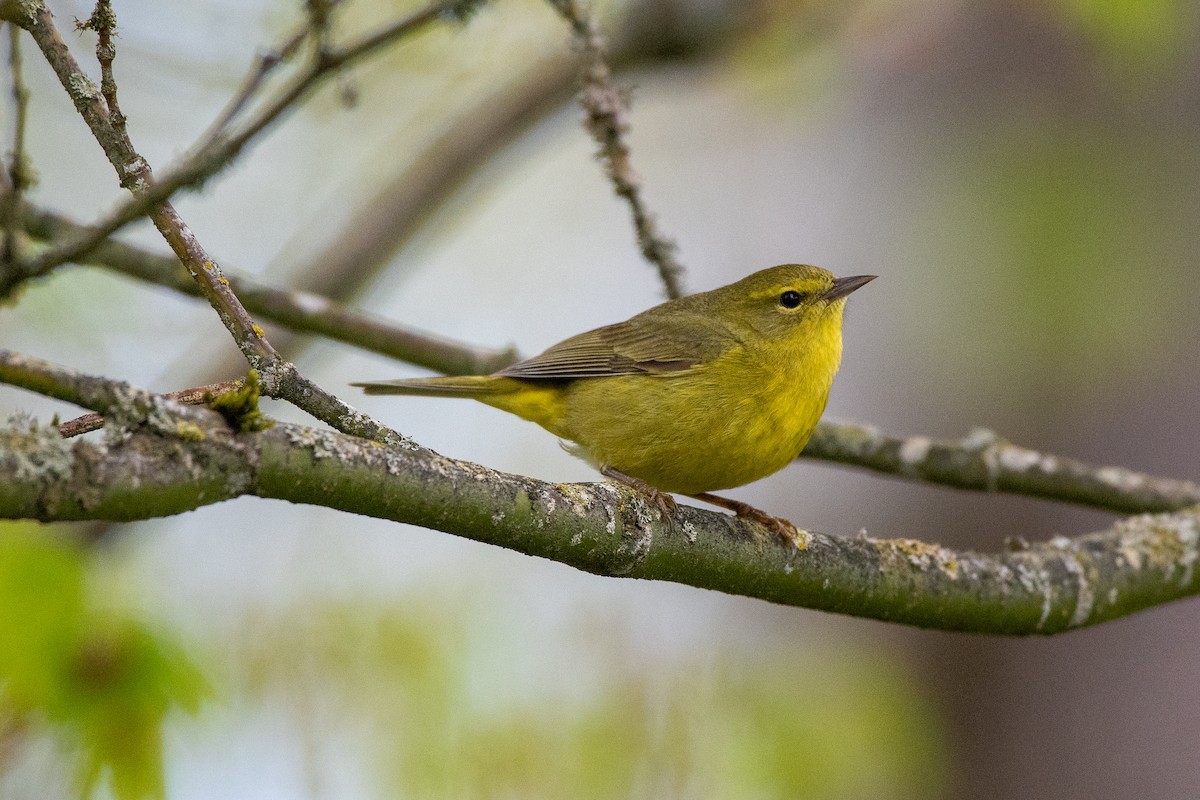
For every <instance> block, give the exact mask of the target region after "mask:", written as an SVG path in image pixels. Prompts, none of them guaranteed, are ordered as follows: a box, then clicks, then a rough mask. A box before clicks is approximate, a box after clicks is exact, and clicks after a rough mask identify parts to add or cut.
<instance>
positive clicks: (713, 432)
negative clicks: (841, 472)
mask: <svg viewBox="0 0 1200 800" xmlns="http://www.w3.org/2000/svg"><path fill="white" fill-rule="evenodd" d="M875 277H876V276H874V275H856V276H853V277H848V278H835V277H834V276H833V275H832V274H831V273H830V272H828V271H827V270H824V269H821V268H820V267H814V266H809V265H803V264H783V265H780V266H777V267H771V268H769V269H764V270H761V271H759V272H755V273H754V274H752V275H749V276H748V277H746V278H743V279H742V280H740V281H738V282H737V283H732V284H730V285H728V286H723V287H721V288H719V289H714V290H712V291H709V292H702V293H700V294H694V295H690V296H688V297H682V298H679V299H676V300H669V301H667V302H665V303H662V304H661V305H657V306H654V307H653V308H651V309H648V310H646V311H643V312H642V313H640V314H638V315H636V316H634V317H631V318H630V319H628V320H626V321H624V322H618V323H616V324H615V325H607V326H605V327H603V328H596V329H595V330H591V331H588V332H586V333H581V334H579V335H578V336H572V337H571V338H569V339H566V340H564V341H562V342H559V343H558V344H556V345H554V346H553V347H551V348H550V349H548V350H546V351H545V352H544V353H541V354H540V355H537V356H534V357H533V358H529V359H526V360H524V361H521V362H519V363H516V364H513V365H512V366H510V367H505V368H504V369H502V370H500V371H499V372H496V373H493V374H491V375H470V376H462V377H442V378H412V379H403V380H391V381H376V382H366V383H355V384H353V385H354V386H360V387H362V388H363V389H365V390H366V393H367V394H399V395H426V396H432V397H468V398H472V399H474V400H478V401H479V402H481V403H486V404H487V405H490V406H494V407H496V408H499V409H503V410H504V411H508V412H510V413H513V414H516V415H517V416H519V417H522V418H523V419H527V420H530V421H532V422H536V423H537V424H539V425H541V426H542V427H543V428H545V429H546V430H548V431H550V433H552V434H554V435H555V436H558V437H559V438H561V439H565V440H567V441H568V442H570V443H571V444H570V445H569V446H568V449H570V450H571V451H572V452H574V453H575V454H576V455H579V456H581V457H582V458H584V459H586V460H588V461H590V462H591V463H592V464H593V465H595V466H596V467H598V468H599V469H600V471H601V472H602V473H603V474H604V475H606V476H608V477H610V478H613V479H615V480H618V481H620V482H623V483H625V484H628V485H631V486H633V487H635V488H637V489H639V490H640V491H642V492H644V493H646V494H647V495H649V496H650V497H651V498H652V499H653V500H654V501H655V502H656V503H657V505H658V506H659V507H660V508H661V509H662V510H663V512H664V514H667V515H668V519H669V515H670V514H671V513H672V512H673V511H674V510H675V503H674V500H673V499H672V498H671V497H670V495H669V494H666V493H667V492H673V493H676V494H682V495H687V496H689V497H692V498H695V499H697V500H701V501H703V502H707V503H712V504H714V505H718V506H721V507H723V508H726V509H728V510H731V511H733V512H735V513H736V514H737V515H738V516H742V517H748V518H751V519H755V520H757V521H759V522H761V523H764V524H766V525H767V526H769V527H770V528H771V529H772V530H773V531H775V532H776V534H777V535H779V536H780V537H781V538H782V539H783V540H784V541H785V542H792V543H794V542H795V533H796V529H795V527H794V526H793V525H792V524H791V523H790V522H788V521H787V520H783V519H779V518H776V517H772V516H770V515H768V514H766V513H765V512H763V511H760V510H759V509H757V508H754V507H753V506H750V505H747V504H746V503H742V502H739V501H736V500H731V499H729V498H725V497H720V496H718V495H714V494H710V492H712V491H714V490H719V489H730V488H733V487H735V486H741V485H743V484H746V483H750V482H751V481H755V480H758V479H759V478H762V477H765V476H767V475H770V474H771V473H773V472H776V471H778V470H780V469H782V468H783V467H784V466H786V465H787V464H788V463H789V462H791V461H792V460H793V459H795V458H796V456H797V455H799V454H800V451H801V450H802V449H804V445H805V443H806V442H807V441H808V438H809V436H810V435H811V434H812V432H813V429H814V428H815V427H816V424H817V420H819V419H820V417H821V414H822V412H823V411H824V410H825V403H826V401H827V400H828V398H829V388H830V385H831V384H832V382H833V376H834V374H835V373H836V372H837V369H838V366H839V364H840V363H841V357H842V311H843V309H844V308H845V304H846V297H847V295H849V294H850V293H851V292H853V291H854V290H856V289H858V288H859V287H861V286H863V285H865V284H866V283H868V282H869V281H871V280H874V278H875Z"/></svg>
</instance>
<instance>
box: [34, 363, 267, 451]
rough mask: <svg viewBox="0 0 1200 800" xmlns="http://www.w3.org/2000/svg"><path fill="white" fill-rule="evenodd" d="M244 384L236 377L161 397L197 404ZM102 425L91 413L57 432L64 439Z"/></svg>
mask: <svg viewBox="0 0 1200 800" xmlns="http://www.w3.org/2000/svg"><path fill="white" fill-rule="evenodd" d="M245 385H246V379H245V378H238V379H236V380H232V381H223V382H221V383H212V384H209V385H208V386H196V387H193V388H191V389H182V390H180V391H178V392H168V393H166V394H164V395H162V397H165V398H166V399H168V400H174V401H175V402H177V403H182V404H183V405H185V406H199V405H204V404H206V403H208V402H209V401H210V400H212V398H214V397H218V396H220V395H223V394H225V393H226V392H232V391H235V390H237V389H241V388H242V387H243V386H245ZM103 427H104V416H103V415H102V414H94V413H93V414H84V415H82V416H79V417H76V418H75V419H71V420H67V421H66V422H64V423H62V424H61V425H59V426H58V432H59V434H60V435H61V436H62V437H63V438H64V439H70V438H71V437H72V436H80V435H82V434H85V433H91V432H92V431H98V430H100V429H101V428H103Z"/></svg>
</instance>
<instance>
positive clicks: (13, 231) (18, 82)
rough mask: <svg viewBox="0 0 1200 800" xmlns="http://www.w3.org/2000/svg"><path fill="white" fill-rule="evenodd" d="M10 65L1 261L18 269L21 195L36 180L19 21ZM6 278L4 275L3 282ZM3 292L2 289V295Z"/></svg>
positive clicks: (10, 27) (11, 44) (11, 34)
mask: <svg viewBox="0 0 1200 800" xmlns="http://www.w3.org/2000/svg"><path fill="white" fill-rule="evenodd" d="M7 27H8V34H9V38H8V66H9V75H10V76H11V80H12V98H13V147H12V155H11V160H10V161H9V163H8V170H7V174H8V181H7V183H8V186H6V187H5V195H4V197H3V198H0V265H3V266H4V269H3V271H2V272H4V273H7V272H8V271H9V270H12V269H16V267H15V266H14V265H15V263H16V261H17V256H18V248H17V236H18V231H19V230H20V209H21V196H22V194H24V192H25V190H26V189H28V188H29V187H30V186H31V185H32V183H33V174H32V167H30V165H29V156H28V155H26V153H25V125H26V119H27V116H28V113H29V88H28V87H27V86H26V85H25V77H24V73H23V71H22V67H21V29H20V28H18V27H17V26H16V25H15V24H12V23H10V24H9V25H8V26H7ZM3 282H4V280H3V278H0V284H2V283H3ZM2 296H3V293H2V292H0V297H2Z"/></svg>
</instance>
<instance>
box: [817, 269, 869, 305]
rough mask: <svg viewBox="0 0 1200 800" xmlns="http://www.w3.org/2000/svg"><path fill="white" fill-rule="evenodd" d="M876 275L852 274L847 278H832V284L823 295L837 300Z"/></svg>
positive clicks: (864, 284) (827, 298) (826, 298)
mask: <svg viewBox="0 0 1200 800" xmlns="http://www.w3.org/2000/svg"><path fill="white" fill-rule="evenodd" d="M877 277H879V276H877V275H852V276H850V277H849V278H834V280H833V286H830V287H829V289H828V290H827V291H826V292H825V294H824V295H823V298H824V299H825V300H837V299H838V298H841V297H845V296H846V295H848V294H850V293H851V292H853V291H854V290H855V289H858V288H861V287H863V286H866V285H867V284H868V283H870V282H871V281H873V280H875V279H876V278H877Z"/></svg>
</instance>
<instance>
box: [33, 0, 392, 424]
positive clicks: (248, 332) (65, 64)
mask: <svg viewBox="0 0 1200 800" xmlns="http://www.w3.org/2000/svg"><path fill="white" fill-rule="evenodd" d="M31 5H32V10H31V13H30V15H29V16H28V17H27V18H26V20H25V21H26V26H25V27H26V29H27V30H29V32H30V34H31V35H32V36H33V38H34V41H36V42H37V43H38V46H39V47H40V48H41V50H42V53H43V55H44V56H45V57H46V60H47V61H48V62H49V63H50V66H51V68H52V69H53V70H54V71H55V73H56V74H57V75H58V78H59V81H60V83H62V85H63V87H64V88H65V89H66V90H67V93H68V95H70V97H71V98H72V100H73V101H74V102H75V106H76V108H77V109H78V110H79V112H80V114H81V115H82V116H83V118H84V120H85V121H86V122H87V123H88V127H89V128H90V129H91V130H92V134H93V136H95V138H96V140H97V141H98V142H99V143H100V145H101V147H102V149H103V150H104V152H105V154H106V155H107V156H108V159H109V161H110V162H111V163H112V164H113V166H114V168H115V169H116V170H117V174H118V176H119V177H120V179H121V184H122V186H125V187H126V188H128V189H129V190H130V191H132V192H134V193H135V195H139V194H140V195H149V194H150V193H152V192H153V191H154V189H155V183H154V178H153V174H152V173H151V170H150V165H149V164H148V163H147V162H146V161H145V159H143V158H142V157H141V156H140V155H138V153H137V151H136V150H135V149H134V148H133V144H132V142H131V141H130V139H129V136H128V133H127V132H126V131H125V130H124V128H122V129H121V130H117V129H115V128H114V126H113V125H112V124H111V121H110V120H109V118H108V114H107V108H106V107H105V103H104V101H103V99H102V98H101V97H100V95H99V93H98V92H97V90H96V88H95V86H94V85H93V84H92V83H91V81H89V80H88V79H87V78H86V77H85V76H84V75H83V73H82V71H81V70H80V68H79V65H78V64H77V63H76V62H75V59H74V57H73V56H72V55H71V53H70V52H69V51H68V50H67V48H66V45H65V44H64V43H63V41H62V37H61V36H60V35H59V33H58V30H57V29H56V28H55V27H54V22H53V18H52V16H51V14H50V12H49V10H48V9H47V8H46V6H45V4H44V3H43V2H41V0H32V2H31ZM110 44H111V42H110ZM149 211H150V218H151V220H152V221H153V222H154V225H155V227H156V228H158V230H159V232H160V233H161V234H162V236H163V238H164V239H165V240H166V241H167V244H168V245H170V247H171V250H172V251H173V252H174V253H175V255H176V256H177V257H178V258H179V260H180V262H181V263H182V264H183V265H184V267H185V268H186V269H187V271H188V273H189V274H190V275H191V276H192V278H193V279H194V280H195V281H196V284H197V286H198V287H199V289H200V292H201V294H202V295H203V296H204V297H205V298H206V299H207V300H208V301H209V304H210V305H212V306H213V308H214V309H215V310H216V311H217V314H218V315H219V316H220V318H221V321H222V322H223V323H224V324H225V327H226V328H227V329H228V330H229V332H230V333H231V334H232V335H233V338H234V342H235V343H236V344H237V345H238V349H240V350H241V351H242V354H243V355H244V356H245V357H246V360H247V361H248V362H249V363H250V366H251V367H252V368H253V369H255V370H257V371H258V373H259V375H260V376H261V377H262V384H263V392H264V393H265V394H267V395H269V396H272V397H279V398H282V399H286V400H287V401H288V402H290V403H292V404H293V405H295V406H297V407H298V408H301V409H303V410H304V411H306V412H308V413H309V414H312V415H313V416H314V417H316V418H317V419H320V420H323V421H324V422H327V423H328V424H330V425H332V426H333V427H335V428H337V429H338V430H340V431H344V432H346V433H351V434H354V435H356V436H364V437H366V438H370V439H375V440H377V441H385V442H401V441H403V438H402V437H400V435H399V434H397V433H396V432H395V431H393V430H391V429H390V428H388V427H386V426H384V425H381V424H380V423H378V422H376V421H375V420H373V419H371V418H370V417H369V416H367V415H365V414H362V413H361V412H359V411H356V410H355V409H354V408H352V407H351V406H349V405H348V404H346V403H345V402H344V401H342V400H340V399H339V398H337V397H335V396H333V395H332V394H330V393H329V392H326V391H325V390H324V389H322V388H321V387H319V386H317V385H316V384H314V383H313V382H312V381H310V380H308V379H307V378H305V377H303V376H302V375H300V374H299V372H298V371H297V370H296V368H295V366H294V365H292V364H290V363H288V362H287V361H284V360H283V359H282V358H281V357H280V356H279V354H278V353H277V352H276V351H275V349H274V348H273V347H272V346H271V344H270V342H268V341H267V338H266V334H265V333H264V331H263V329H262V328H260V327H259V326H258V325H257V324H255V323H254V321H253V320H252V319H251V318H250V314H249V313H248V312H247V311H246V309H245V307H244V306H242V304H241V302H240V301H239V300H238V298H237V296H236V295H235V294H234V292H233V289H232V287H231V286H230V282H229V280H228V279H227V278H225V277H224V275H222V274H221V270H220V267H218V266H217V264H216V262H215V261H214V260H213V259H212V258H210V257H209V255H208V253H207V252H206V251H205V249H204V248H203V246H202V245H201V244H200V242H199V241H198V240H197V239H196V237H195V236H194V235H193V234H192V232H191V229H190V228H189V227H188V226H187V224H186V223H185V222H184V221H183V219H182V218H181V217H180V216H179V215H178V213H177V212H176V211H175V209H174V208H173V207H172V206H171V204H170V203H168V202H160V203H158V204H157V205H155V206H153V207H151V208H150V209H149Z"/></svg>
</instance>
